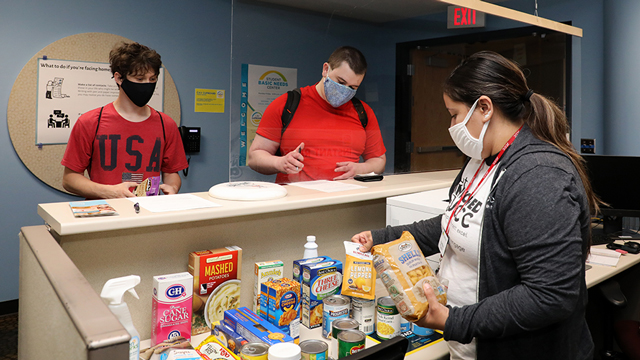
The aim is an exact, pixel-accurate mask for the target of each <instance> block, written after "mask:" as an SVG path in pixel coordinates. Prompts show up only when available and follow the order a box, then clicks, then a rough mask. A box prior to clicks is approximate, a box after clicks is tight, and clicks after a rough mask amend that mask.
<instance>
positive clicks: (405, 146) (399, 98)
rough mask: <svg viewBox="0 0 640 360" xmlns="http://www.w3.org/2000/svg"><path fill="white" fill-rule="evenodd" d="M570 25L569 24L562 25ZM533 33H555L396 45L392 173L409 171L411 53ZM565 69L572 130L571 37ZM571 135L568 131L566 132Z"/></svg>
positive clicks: (514, 32) (515, 31)
mask: <svg viewBox="0 0 640 360" xmlns="http://www.w3.org/2000/svg"><path fill="white" fill-rule="evenodd" d="M564 24H567V25H571V21H567V22H564ZM532 33H558V32H557V31H554V30H550V29H545V28H541V27H538V26H526V27H520V28H512V29H504V30H495V31H485V32H476V33H469V34H463V35H454V36H446V37H440V38H434V39H424V40H415V41H408V42H401V43H397V44H396V101H395V118H396V121H395V136H394V138H395V142H394V173H396V174H398V173H407V172H409V171H410V170H411V153H413V146H411V106H412V98H413V94H412V91H411V75H409V66H410V65H411V50H413V49H415V48H418V47H432V46H444V45H454V44H460V43H475V42H489V41H493V40H504V39H509V38H518V37H523V36H527V35H530V34H532ZM565 36H566V38H565V39H566V41H565V44H566V45H565V46H566V48H565V53H566V59H565V66H566V69H567V70H566V99H565V108H566V110H565V111H566V116H567V120H568V122H569V128H571V114H572V88H571V85H572V77H573V71H572V69H573V68H572V61H571V58H572V53H571V49H572V41H571V39H572V36H571V35H565ZM569 134H571V132H569Z"/></svg>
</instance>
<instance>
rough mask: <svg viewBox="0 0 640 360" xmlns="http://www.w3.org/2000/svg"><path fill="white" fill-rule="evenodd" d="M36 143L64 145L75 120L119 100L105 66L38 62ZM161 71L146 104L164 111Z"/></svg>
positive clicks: (162, 70)
mask: <svg viewBox="0 0 640 360" xmlns="http://www.w3.org/2000/svg"><path fill="white" fill-rule="evenodd" d="M37 89H38V94H37V99H38V100H37V104H38V105H37V112H36V144H44V145H47V144H66V143H67V142H68V141H69V134H71V129H72V128H73V125H74V124H75V122H76V120H78V117H80V115H82V114H83V113H85V112H87V111H89V110H93V109H95V108H99V107H101V106H104V105H106V104H108V103H110V102H113V101H114V100H115V99H117V98H118V93H119V90H118V85H117V84H116V82H115V80H114V79H113V78H112V75H111V68H110V67H109V64H108V63H98V62H86V61H75V60H55V59H38V86H37ZM163 96H164V69H163V68H160V74H159V76H158V83H157V84H156V90H155V92H154V94H153V97H152V98H151V101H149V105H150V106H151V107H152V108H154V109H156V110H158V111H163Z"/></svg>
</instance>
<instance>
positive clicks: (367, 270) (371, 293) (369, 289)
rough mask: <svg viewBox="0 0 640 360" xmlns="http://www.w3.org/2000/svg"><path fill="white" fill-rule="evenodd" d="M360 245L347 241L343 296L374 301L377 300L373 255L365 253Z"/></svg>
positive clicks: (345, 244)
mask: <svg viewBox="0 0 640 360" xmlns="http://www.w3.org/2000/svg"><path fill="white" fill-rule="evenodd" d="M359 249H360V244H357V243H354V242H351V241H345V242H344V250H345V252H346V253H347V259H346V261H345V262H344V270H343V280H342V295H347V296H352V297H357V298H361V299H367V300H373V299H375V298H376V281H375V279H376V272H375V270H374V269H373V255H371V253H363V252H361V251H360V250H359Z"/></svg>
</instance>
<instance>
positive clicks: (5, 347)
mask: <svg viewBox="0 0 640 360" xmlns="http://www.w3.org/2000/svg"><path fill="white" fill-rule="evenodd" d="M0 339H4V341H2V342H0V360H15V359H17V358H18V313H15V314H8V315H1V316H0Z"/></svg>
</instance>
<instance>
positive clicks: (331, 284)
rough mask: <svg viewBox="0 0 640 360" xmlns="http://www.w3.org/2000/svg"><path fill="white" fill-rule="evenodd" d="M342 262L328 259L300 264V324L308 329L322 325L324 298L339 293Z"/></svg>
mask: <svg viewBox="0 0 640 360" xmlns="http://www.w3.org/2000/svg"><path fill="white" fill-rule="evenodd" d="M341 285H342V262H340V261H338V260H329V261H324V262H321V263H317V264H308V265H302V312H301V321H302V324H303V325H304V326H306V327H308V328H309V329H313V328H317V327H320V326H322V316H323V313H322V302H323V300H324V298H326V297H328V296H331V295H334V294H340V286H341Z"/></svg>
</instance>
